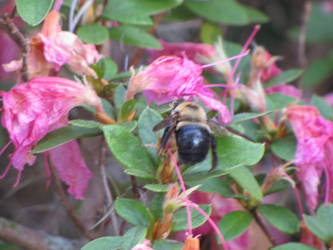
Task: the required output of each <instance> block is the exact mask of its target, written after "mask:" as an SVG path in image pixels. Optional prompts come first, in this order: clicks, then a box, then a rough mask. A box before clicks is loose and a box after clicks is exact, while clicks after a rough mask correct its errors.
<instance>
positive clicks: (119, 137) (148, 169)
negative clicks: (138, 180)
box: [103, 125, 155, 178]
mask: <svg viewBox="0 0 333 250" xmlns="http://www.w3.org/2000/svg"><path fill="white" fill-rule="evenodd" d="M103 131H104V136H105V138H106V142H107V144H108V146H109V148H110V150H111V152H112V153H113V155H114V157H115V158H116V159H117V160H118V161H119V162H120V163H121V164H122V165H123V166H124V167H125V168H126V169H127V170H128V171H129V172H130V173H131V174H133V175H136V176H139V177H142V178H154V176H155V174H154V172H155V171H154V164H153V162H152V160H151V159H150V156H149V154H148V152H147V151H146V149H145V147H144V146H143V145H142V144H141V143H140V142H139V140H138V139H137V138H136V137H135V136H134V135H133V134H131V133H130V132H129V131H128V129H126V128H123V127H122V126H119V125H109V126H107V127H106V126H105V127H103Z"/></svg>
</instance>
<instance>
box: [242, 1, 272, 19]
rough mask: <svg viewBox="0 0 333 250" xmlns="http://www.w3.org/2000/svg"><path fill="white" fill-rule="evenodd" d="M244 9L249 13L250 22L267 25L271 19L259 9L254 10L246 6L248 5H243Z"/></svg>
mask: <svg viewBox="0 0 333 250" xmlns="http://www.w3.org/2000/svg"><path fill="white" fill-rule="evenodd" d="M243 8H244V9H245V11H246V13H247V17H248V19H249V22H251V23H266V22H268V21H269V17H268V16H267V15H265V14H264V13H262V12H261V11H259V10H257V9H255V8H252V7H250V6H246V5H243Z"/></svg>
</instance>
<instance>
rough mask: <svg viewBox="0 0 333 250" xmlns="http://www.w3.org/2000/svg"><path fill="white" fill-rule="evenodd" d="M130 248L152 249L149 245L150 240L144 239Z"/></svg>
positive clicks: (134, 249)
mask: <svg viewBox="0 0 333 250" xmlns="http://www.w3.org/2000/svg"><path fill="white" fill-rule="evenodd" d="M132 250H154V249H152V248H151V247H150V240H147V239H145V240H144V241H142V242H141V243H139V244H136V245H135V246H134V247H133V248H132Z"/></svg>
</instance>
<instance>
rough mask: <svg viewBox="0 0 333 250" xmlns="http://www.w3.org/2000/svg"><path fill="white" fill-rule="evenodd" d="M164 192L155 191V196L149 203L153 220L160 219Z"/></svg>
mask: <svg viewBox="0 0 333 250" xmlns="http://www.w3.org/2000/svg"><path fill="white" fill-rule="evenodd" d="M164 197H165V193H155V196H154V197H153V199H152V200H151V203H150V212H151V213H152V214H153V216H154V218H155V220H156V219H161V218H162V216H163V203H164Z"/></svg>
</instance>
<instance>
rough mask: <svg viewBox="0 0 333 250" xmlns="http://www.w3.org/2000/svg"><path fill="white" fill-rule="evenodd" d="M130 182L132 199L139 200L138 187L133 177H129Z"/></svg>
mask: <svg viewBox="0 0 333 250" xmlns="http://www.w3.org/2000/svg"><path fill="white" fill-rule="evenodd" d="M131 182H132V192H133V198H134V199H136V200H139V198H140V194H139V191H138V186H137V185H136V179H135V176H133V175H131Z"/></svg>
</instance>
